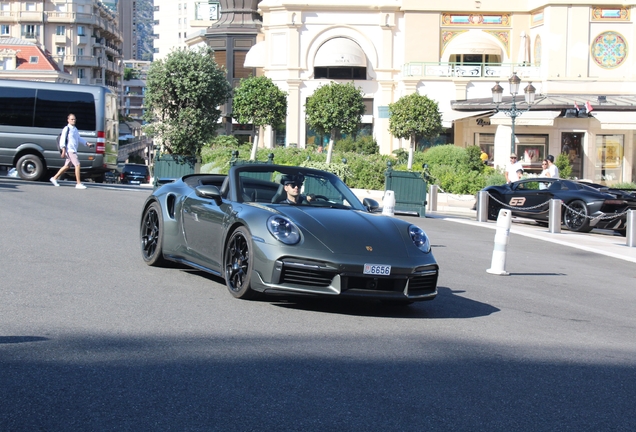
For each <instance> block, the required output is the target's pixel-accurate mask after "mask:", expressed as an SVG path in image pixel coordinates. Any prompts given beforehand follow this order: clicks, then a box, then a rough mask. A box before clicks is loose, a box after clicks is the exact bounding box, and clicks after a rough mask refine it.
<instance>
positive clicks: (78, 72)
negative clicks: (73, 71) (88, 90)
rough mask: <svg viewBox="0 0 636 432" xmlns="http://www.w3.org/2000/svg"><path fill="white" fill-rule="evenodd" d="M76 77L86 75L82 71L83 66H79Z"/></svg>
mask: <svg viewBox="0 0 636 432" xmlns="http://www.w3.org/2000/svg"><path fill="white" fill-rule="evenodd" d="M77 77H78V78H85V77H86V75H85V72H84V68H79V69H78V70H77Z"/></svg>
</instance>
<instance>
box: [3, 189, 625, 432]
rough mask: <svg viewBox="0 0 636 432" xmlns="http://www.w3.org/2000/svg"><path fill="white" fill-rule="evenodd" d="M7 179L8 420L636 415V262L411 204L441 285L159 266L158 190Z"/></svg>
mask: <svg viewBox="0 0 636 432" xmlns="http://www.w3.org/2000/svg"><path fill="white" fill-rule="evenodd" d="M88 186H89V188H88V189H87V190H83V191H82V190H75V189H74V188H72V187H71V184H70V183H66V184H64V185H63V187H59V188H55V187H53V186H52V185H50V184H48V183H27V182H23V181H20V180H16V179H10V178H0V221H1V223H0V272H1V275H0V431H3V432H5V431H71V430H78V431H89V430H90V431H109V430H113V431H141V430H153V431H155V430H156V431H168V430H177V431H335V430H338V431H424V430H427V431H431V430H445V431H446V430H461V431H468V430H471V431H472V430H480V431H526V430H527V431H555V430H557V431H567V430H572V431H633V430H636V414H635V411H634V400H635V396H636V332H635V330H636V313H634V304H635V303H636V294H635V291H636V289H635V286H636V284H635V277H636V267H635V266H634V264H633V263H630V262H626V261H623V260H618V259H613V258H609V257H605V256H602V255H596V254H593V253H590V252H585V251H581V250H576V249H572V248H568V247H564V246H560V245H557V244H553V243H547V242H542V241H540V240H537V239H533V238H528V237H523V236H517V235H514V234H513V235H512V236H511V237H510V244H509V246H508V256H507V265H506V270H508V271H509V272H511V275H510V276H495V275H491V274H488V273H486V269H488V268H489V267H490V264H491V255H492V250H493V240H494V231H493V230H491V229H486V228H480V227H475V226H470V225H465V224H457V223H453V222H449V221H445V220H441V219H428V218H427V219H420V218H411V220H412V221H413V222H414V223H417V224H418V225H420V226H422V227H424V228H425V229H426V231H427V232H428V233H429V236H430V237H431V240H432V244H433V251H434V254H435V256H436V258H437V260H438V262H439V264H440V267H441V277H440V281H439V296H438V297H437V299H435V300H434V301H431V302H425V303H418V304H415V305H412V306H410V307H407V308H387V307H384V306H382V305H380V304H378V303H372V302H371V303H357V302H342V301H337V300H331V299H328V300H305V299H303V300H297V299H293V298H287V299H285V298H273V299H268V300H259V301H241V300H236V299H234V298H233V297H231V296H230V294H229V293H228V292H227V290H226V288H225V287H224V285H223V281H222V280H221V279H219V278H215V277H212V276H209V275H206V274H203V273H201V272H197V271H194V270H187V269H183V268H178V267H177V268H151V267H147V266H146V265H145V264H144V263H143V261H142V259H141V256H140V252H139V247H138V240H137V237H138V232H137V231H138V223H139V218H140V214H141V206H142V203H143V201H144V199H145V198H146V196H147V195H148V194H149V191H148V190H147V189H146V190H138V189H124V188H117V187H115V188H112V187H104V186H100V185H94V184H88Z"/></svg>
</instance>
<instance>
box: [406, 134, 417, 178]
mask: <svg viewBox="0 0 636 432" xmlns="http://www.w3.org/2000/svg"><path fill="white" fill-rule="evenodd" d="M414 151H415V135H411V143H410V145H409V163H408V165H407V166H406V168H407V169H408V170H409V171H410V170H411V168H413V152H414Z"/></svg>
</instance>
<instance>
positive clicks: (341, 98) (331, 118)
mask: <svg viewBox="0 0 636 432" xmlns="http://www.w3.org/2000/svg"><path fill="white" fill-rule="evenodd" d="M305 113H306V116H307V124H308V125H309V127H310V128H312V129H313V130H315V131H316V132H319V133H321V134H325V133H327V132H329V134H330V135H329V150H328V151H327V164H330V163H331V154H332V152H333V143H334V140H335V138H336V135H337V134H338V132H342V133H346V134H352V133H354V132H355V131H356V130H357V128H358V125H359V124H360V121H361V120H362V114H364V101H363V99H362V89H360V88H356V87H355V86H354V85H353V83H346V84H340V83H335V82H333V83H330V84H328V85H324V86H320V87H318V89H317V90H316V91H315V92H314V94H312V95H311V96H310V97H309V98H307V103H306V104H305Z"/></svg>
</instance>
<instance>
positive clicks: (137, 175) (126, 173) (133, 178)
mask: <svg viewBox="0 0 636 432" xmlns="http://www.w3.org/2000/svg"><path fill="white" fill-rule="evenodd" d="M119 182H120V183H122V184H137V185H138V184H142V183H150V170H149V169H148V166H147V165H142V164H130V163H127V164H124V166H123V167H122V168H121V173H120V174H119Z"/></svg>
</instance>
